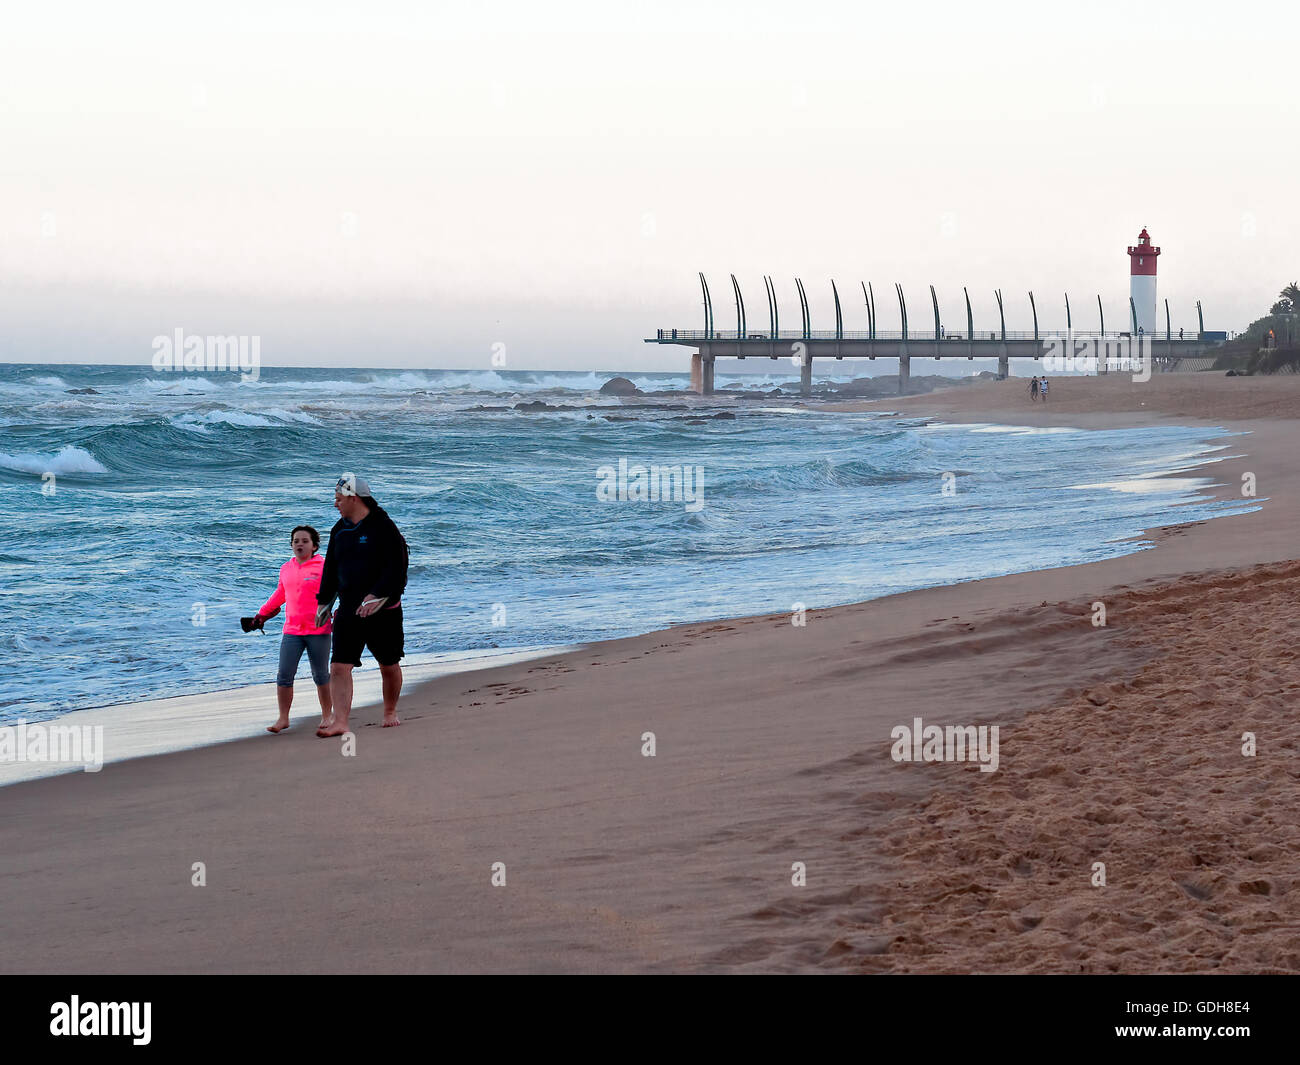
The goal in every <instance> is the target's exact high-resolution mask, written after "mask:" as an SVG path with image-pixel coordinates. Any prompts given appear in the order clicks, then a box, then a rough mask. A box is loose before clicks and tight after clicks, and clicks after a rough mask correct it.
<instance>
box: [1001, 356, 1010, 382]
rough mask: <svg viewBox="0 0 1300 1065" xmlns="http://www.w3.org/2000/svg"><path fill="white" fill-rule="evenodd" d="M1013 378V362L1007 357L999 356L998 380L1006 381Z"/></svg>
mask: <svg viewBox="0 0 1300 1065" xmlns="http://www.w3.org/2000/svg"><path fill="white" fill-rule="evenodd" d="M1009 376H1011V360H1010V359H1008V358H1007V357H1006V356H1005V355H1000V356H998V380H999V381H1005V380H1006V379H1007V378H1008V377H1009Z"/></svg>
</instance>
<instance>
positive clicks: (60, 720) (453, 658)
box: [0, 393, 1231, 787]
mask: <svg viewBox="0 0 1300 1065" xmlns="http://www.w3.org/2000/svg"><path fill="white" fill-rule="evenodd" d="M905 398H906V399H908V400H910V401H922V402H923V401H925V400H927V399H932V398H933V393H925V394H922V395H918V396H911V397H905ZM885 402H886V401H885V400H864V401H846V400H834V401H831V402H829V403H826V404H825V405H822V404H820V403H814V404H812V405H809V406H806V407H802V408H789V409H790V411H791V412H792V413H793V412H795V411H798V410H807V411H810V412H820V411H825V412H827V413H864V414H865V413H870V414H878V415H879V416H880V417H882V418H890V417H898V418H905V417H907V415H905V414H903V413H901V412H895V411H880V410H878V409H877V407H876V405H877V404H880V403H885ZM850 405H854V409H847V408H848V407H849V406H850ZM858 408H861V409H858ZM760 409H761V408H760ZM1003 413H1004V415H1005V417H1006V420H1005V421H994V422H989V421H988V420H987V419H985V418H979V419H974V418H967V419H963V418H961V417H960V415H958V416H956V417H954V418H952V419H948V418H926V419H925V421H926V423H928V424H940V425H947V424H951V425H961V424H970V423H971V422H977V423H979V424H987V425H989V426H990V428H994V429H1005V430H1009V431H1010V430H1016V429H1021V428H1026V426H1025V425H1024V424H1023V423H1022V422H1018V421H1016V420H1015V417H1014V416H1015V414H1016V412H1014V411H1005V412H1003ZM1053 413H1054V412H1053ZM1084 420H1085V421H1086V420H1087V419H1086V418H1085V419H1084ZM1158 423H1159V424H1162V425H1165V426H1175V425H1179V424H1181V423H1170V422H1165V421H1159V422H1158ZM1049 425H1051V426H1057V427H1062V428H1065V427H1068V428H1071V429H1080V430H1083V431H1090V430H1091V429H1093V428H1101V429H1109V428H1128V427H1130V426H1129V425H1127V424H1124V425H1105V426H1090V425H1079V424H1076V422H1075V421H1071V422H1070V423H1069V425H1068V426H1065V425H1063V424H1060V423H1056V422H1054V421H1053V422H1051V423H1049ZM1187 427H1189V428H1204V429H1206V430H1210V429H1214V430H1215V431H1216V432H1218V431H1221V430H1222V427H1220V426H1217V425H1215V426H1212V425H1211V424H1210V423H1202V424H1201V425H1199V426H1187ZM1204 443H1207V444H1210V443H1211V441H1210V440H1208V439H1207V440H1206V441H1204ZM1230 448H1231V445H1230V444H1223V445H1219V446H1217V447H1214V446H1211V448H1210V449H1209V450H1210V451H1226V450H1229V449H1230ZM1228 457H1231V456H1217V455H1214V454H1203V455H1200V456H1194V457H1191V458H1190V459H1189V461H1188V463H1187V464H1186V465H1179V466H1173V467H1172V468H1170V469H1168V470H1165V471H1163V472H1160V473H1157V474H1154V475H1150V476H1151V479H1152V480H1155V481H1159V480H1168V479H1174V478H1181V479H1185V480H1188V479H1190V480H1196V481H1202V482H1206V483H1204V484H1203V485H1198V486H1197V487H1196V491H1197V493H1198V494H1199V496H1200V498H1201V499H1204V498H1205V494H1206V493H1207V492H1209V491H1210V490H1211V489H1212V488H1214V487H1215V486H1213V485H1212V483H1211V482H1212V480H1213V476H1212V469H1213V467H1214V465H1215V464H1216V463H1218V462H1221V461H1223V459H1224V458H1228ZM1189 473H1190V474H1192V477H1190V478H1188V477H1186V476H1185V475H1186V474H1189ZM1213 498H1216V499H1221V498H1222V493H1218V492H1216V493H1215V494H1214V496H1213ZM1192 502H1194V501H1186V502H1184V503H1183V504H1179V505H1183V506H1185V505H1191V504H1192ZM1197 520H1202V521H1214V520H1221V519H1220V518H1218V517H1215V518H1208V519H1197ZM1182 524H1185V523H1181V522H1171V523H1169V524H1165V525H1157V526H1152V527H1151V528H1149V529H1143V530H1140V531H1139V532H1136V533H1134V534H1133V535H1132V536H1129V537H1125V538H1123V539H1120V540H1114V541H1106V542H1107V543H1114V544H1123V543H1129V542H1134V541H1142V542H1146V543H1149V544H1150V546H1149V547H1145V548H1143V547H1137V548H1134V549H1132V550H1129V551H1127V552H1125V554H1124V555H1120V556H1117V557H1121V558H1122V557H1126V556H1127V555H1131V554H1140V553H1142V552H1144V551H1149V550H1151V549H1152V548H1154V547H1155V546H1157V544H1158V542H1159V538H1160V537H1161V536H1162V535H1165V534H1167V531H1168V530H1170V529H1177V528H1178V527H1179V526H1181V525H1182ZM1105 561H1111V560H1109V559H1102V560H1097V561H1096V562H1089V563H1078V564H1077V565H1096V564H1099V563H1100V562H1105ZM1059 568H1065V567H1061V566H1054V565H1048V566H1043V567H1039V568H1036V569H1029V570H1014V571H1011V572H1009V573H1006V574H999V575H997V576H1000V577H1015V576H1028V575H1031V574H1035V573H1041V572H1044V571H1046V570H1050V569H1059ZM993 579H997V577H976V578H968V579H963V580H959V581H954V582H948V583H944V584H935V585H926V586H924V587H921V588H913V589H908V590H906V591H903V592H893V593H889V594H887V595H884V596H877V597H876V598H874V599H866V600H854V601H851V602H847V603H838V604H833V605H829V606H822V607H815V608H813V609H814V610H818V611H834V610H843V609H848V608H852V607H858V606H862V605H864V604H865V603H871V602H877V601H879V600H882V599H892V598H896V597H898V596H905V595H911V594H914V593H916V592H924V591H929V590H933V589H940V588H960V587H963V586H967V585H972V584H977V583H979V582H980V581H984V580H993ZM785 616H786V615H770V614H768V615H746V614H737V615H721V616H718V617H709V618H700V619H695V620H692V621H682V622H677V623H675V624H673V625H669V626H666V627H664V628H660V629H651V630H648V631H646V632H640V633H633V634H630V635H626V636H619V637H608V638H598V639H592V640H586V641H583V640H579V641H577V642H574V643H571V644H568V645H556V646H553V647H540V646H539V647H519V648H501V649H492V650H478V651H463V652H435V653H430V654H426V655H421V656H418V657H419V658H420V659H421V660H420V661H418V662H411V661H409V660H407V661H405V662H404V673H405V674H406V683H405V686H404V691H403V696H402V698H403V701H404V702H406V701H409V700H411V699H413V698H416V697H417V696H418V695H419V694H420V689H421V688H422V687H423V686H425V685H426V684H428V683H430V682H431V681H434V680H437V679H438V678H439V677H442V676H445V675H449V674H455V673H461V672H474V671H479V670H484V669H491V668H495V667H496V666H498V665H508V664H513V663H519V662H529V661H533V660H535V659H537V658H552V657H555V656H557V655H561V654H565V653H573V654H574V655H576V656H581V654H583V653H585V651H586V650H589V649H593V648H601V647H604V646H605V645H611V646H613V645H617V644H618V643H619V642H620V641H622V640H640V639H648V638H650V637H653V636H658V635H669V634H672V633H674V632H676V631H677V630H679V629H682V628H685V627H689V626H693V625H709V624H721V623H739V622H751V621H755V620H759V619H770V618H774V617H785ZM496 658H499V659H501V660H502V661H501V662H499V663H496V662H484V660H486V659H496ZM299 679H302V678H301V677H300V678H299ZM356 683H357V692H356V699H355V702H354V707H355V708H356V709H361V708H365V707H371V706H375V705H378V704H379V702H380V701H381V696H380V691H379V677H378V673H377V671H376V670H374V669H373V668H370V669H362V670H361V671H360V672H359V673H358V674H357V677H356ZM296 695H297V697H296V698H295V702H294V713H293V715H292V717H291V719H290V720H291V723H296V724H302V723H304V722H307V721H309V720H310V719H312V718H314V717H315V716H316V715H317V714H318V713H319V710H318V708H317V706H316V703H315V698H314V693H313V691H312V690H311V688H310V686H308V685H306V684H303V685H301V686H300V689H299V690H298V691H297V693H296ZM274 702H275V700H274V684H273V683H272V682H263V681H253V682H250V683H242V684H234V685H232V686H230V687H225V688H217V689H212V690H208V691H196V692H183V693H179V694H174V695H168V696H159V697H156V698H145V699H137V700H131V701H128V702H121V703H104V704H98V705H95V706H88V707H82V708H79V709H77V710H72V711H68V712H65V713H62V714H59V715H56V716H54V717H51V718H48V719H42V720H41V721H39V722H27V724H28V725H33V724H40V725H43V726H71V727H80V726H83V725H84V726H90V727H94V726H103V727H104V729H105V734H108V733H111V734H112V735H113V738H114V740H115V742H116V743H117V747H116V749H115V750H114V751H112V752H111V753H105V755H104V758H103V764H104V765H110V764H116V763H120V762H124V761H130V760H134V759H137V758H143V757H157V756H160V755H167V754H174V753H178V752H181V751H187V750H194V749H199V748H204V747H210V746H213V745H215V744H220V743H230V742H235V741H237V740H242V739H257V738H261V735H262V733H263V732H264V731H265V724H264V721H263V719H264V718H267V717H268V716H272V715H273V709H268V708H273V707H274ZM22 720H25V719H22V718H20V719H17V720H16V721H14V722H9V723H0V728H5V727H9V726H11V725H16V724H17V723H18V721H22ZM80 771H82V767H81V766H80V765H78V764H59V763H26V762H21V761H19V762H8V761H0V787H8V786H12V785H14V784H20V783H26V782H28V781H31V780H36V779H41V778H44V777H48V776H54V775H58V774H61V773H70V772H80Z"/></svg>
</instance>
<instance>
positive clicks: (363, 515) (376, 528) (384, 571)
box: [316, 473, 407, 736]
mask: <svg viewBox="0 0 1300 1065" xmlns="http://www.w3.org/2000/svg"><path fill="white" fill-rule="evenodd" d="M334 507H335V509H336V510H337V511H338V512H339V514H340V518H339V520H338V521H337V522H336V523H335V525H334V528H332V529H331V530H330V540H329V547H328V548H327V549H326V551H325V569H324V572H323V573H322V574H321V582H320V592H319V593H317V596H316V602H317V603H318V604H319V606H318V607H317V610H316V624H317V625H323V624H324V623H325V619H326V618H327V617H329V612H330V607H331V606H332V605H333V603H334V600H335V598H336V597H337V598H338V601H339V608H338V610H337V611H336V612H335V614H334V639H333V653H332V655H331V664H330V696H331V698H332V700H333V703H334V723H333V724H332V725H330V726H328V727H326V728H321V729H318V730H317V733H316V734H317V735H318V736H341V735H343V734H344V733H345V732H348V731H350V728H349V726H348V717H349V715H350V714H351V713H352V670H353V669H354V668H356V667H357V666H359V665H361V652H362V650H363V649H364V648H369V649H370V653H371V654H372V655H374V658H375V661H376V662H377V663H379V673H380V676H381V677H382V678H383V682H384V728H388V727H390V726H392V725H400V724H401V723H402V722H401V721H400V720H398V717H397V698H398V696H399V695H401V693H402V667H401V665H400V662H401V659H402V655H403V653H404V648H403V633H402V592H403V591H405V590H406V569H407V556H406V541H405V540H404V539H403V538H402V534H401V533H400V532H399V531H398V529H397V526H396V525H395V524H394V523H393V519H392V518H390V517H389V516H388V513H387V512H386V511H385V510H384V508H383V507H381V506H380V505H379V504H378V503H376V502H375V499H374V497H373V496H372V495H371V494H370V486H369V485H368V484H367V483H366V482H365V481H364V480H363V479H362V478H360V477H358V476H357V475H356V474H353V473H345V474H344V475H343V476H342V477H340V478H339V480H338V484H336V485H335V486H334Z"/></svg>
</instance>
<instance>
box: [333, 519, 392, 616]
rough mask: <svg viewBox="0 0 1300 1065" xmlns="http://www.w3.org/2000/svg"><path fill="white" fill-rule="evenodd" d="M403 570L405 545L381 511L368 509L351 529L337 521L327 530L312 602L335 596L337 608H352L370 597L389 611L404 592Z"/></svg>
mask: <svg viewBox="0 0 1300 1065" xmlns="http://www.w3.org/2000/svg"><path fill="white" fill-rule="evenodd" d="M406 568H407V557H406V541H405V540H404V539H402V534H401V533H400V532H398V531H397V526H396V524H394V522H393V519H392V518H390V517H389V516H388V512H387V511H385V510H384V508H383V507H379V506H375V507H371V508H370V513H369V514H367V515H366V516H365V517H364V518H362V519H361V521H360V522H358V523H357V524H355V525H353V524H352V522H350V521H348V520H347V519H346V518H340V519H339V520H338V521H337V522H335V523H334V528H332V529H331V530H330V542H329V547H328V548H326V551H325V571H324V572H323V573H322V574H321V580H320V591H319V592H318V593H317V594H316V601H317V602H318V603H332V602H333V601H334V598H335V596H337V597H338V599H339V605H340V607H356V606H359V605H360V604H361V601H362V600H363V599H365V597H366V596H368V595H373V596H375V597H376V598H379V599H385V598H386V599H387V600H388V602H387V603H385V604H384V606H385V607H391V606H393V605H394V604H395V603H396V602H397V601H398V599H399V598H400V597H401V595H402V592H403V591H405V590H406Z"/></svg>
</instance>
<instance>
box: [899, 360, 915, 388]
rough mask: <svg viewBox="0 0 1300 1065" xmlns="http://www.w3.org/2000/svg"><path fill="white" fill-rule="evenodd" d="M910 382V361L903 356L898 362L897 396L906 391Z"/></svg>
mask: <svg viewBox="0 0 1300 1065" xmlns="http://www.w3.org/2000/svg"><path fill="white" fill-rule="evenodd" d="M911 380H912V360H911V359H910V358H909V357H908V356H906V355H903V356H901V357H900V358H899V360H898V394H899V395H900V396H901V395H902V394H903V393H904V392H906V391H907V386H908V383H909V382H910V381H911Z"/></svg>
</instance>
